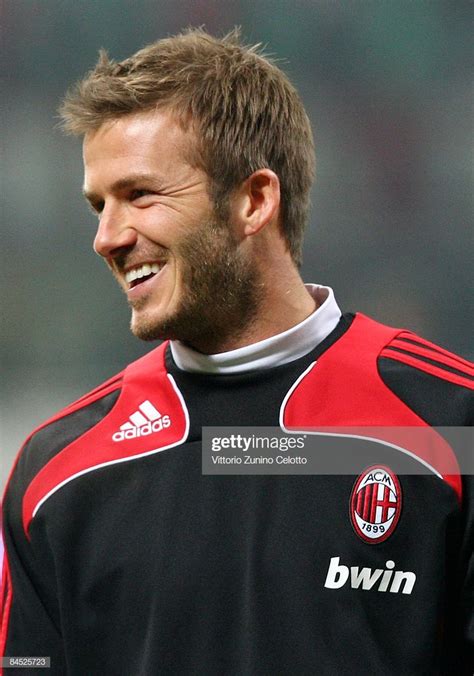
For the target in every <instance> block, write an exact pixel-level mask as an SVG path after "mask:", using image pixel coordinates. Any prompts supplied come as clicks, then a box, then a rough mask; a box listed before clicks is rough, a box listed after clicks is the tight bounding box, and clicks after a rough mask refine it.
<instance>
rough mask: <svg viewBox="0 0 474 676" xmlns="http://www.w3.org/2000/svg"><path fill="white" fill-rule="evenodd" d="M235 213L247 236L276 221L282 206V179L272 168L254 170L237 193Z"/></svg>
mask: <svg viewBox="0 0 474 676" xmlns="http://www.w3.org/2000/svg"><path fill="white" fill-rule="evenodd" d="M234 199H235V201H234V209H235V211H234V214H235V215H237V217H238V221H239V223H240V224H241V227H242V232H243V234H244V235H246V236H250V235H255V234H256V233H258V232H260V230H261V229H262V228H264V227H265V226H266V225H267V223H270V222H272V221H276V220H277V218H278V215H279V208H280V181H279V179H278V176H277V175H276V174H275V172H273V171H272V170H271V169H258V170H257V171H254V173H253V174H251V175H250V176H249V177H248V178H247V179H246V180H245V181H244V182H243V183H242V185H241V186H240V188H238V190H237V191H236V194H235V198H234Z"/></svg>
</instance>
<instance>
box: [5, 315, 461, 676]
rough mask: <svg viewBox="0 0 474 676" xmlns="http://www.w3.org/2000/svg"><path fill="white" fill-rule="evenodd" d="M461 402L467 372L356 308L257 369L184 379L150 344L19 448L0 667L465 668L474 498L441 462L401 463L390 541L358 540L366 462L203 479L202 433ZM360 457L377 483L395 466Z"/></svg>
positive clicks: (387, 448)
mask: <svg viewBox="0 0 474 676" xmlns="http://www.w3.org/2000/svg"><path fill="white" fill-rule="evenodd" d="M473 389H474V369H473V366H472V365H471V364H470V363H469V362H467V361H465V360H464V359H462V358H460V357H457V356H455V355H453V354H451V353H449V352H447V351H446V350H444V349H442V348H439V347H437V346H435V345H433V344H431V343H429V342H427V341H425V340H424V339H422V338H419V337H418V336H416V335H414V334H412V333H409V332H407V331H403V330H399V329H392V328H389V327H386V326H382V325H380V324H378V323H376V322H374V321H372V320H370V319H368V318H366V317H364V316H363V315H359V314H358V315H355V316H353V315H344V316H343V317H342V318H341V321H340V323H339V324H338V326H337V327H336V329H335V330H334V331H333V332H332V333H331V334H330V335H329V336H328V337H327V338H326V339H325V340H324V341H323V342H322V343H321V344H319V345H318V346H317V347H316V348H315V349H314V350H312V351H311V352H310V353H309V354H307V355H306V356H304V357H301V358H299V359H297V360H296V361H293V362H291V363H288V364H284V365H281V366H277V367H274V368H269V369H266V370H261V371H253V372H247V373H239V374H234V375H219V374H217V375H209V374H196V373H188V372H183V371H180V370H179V369H178V368H177V367H176V365H175V364H174V363H173V360H172V357H171V353H170V350H169V346H168V344H166V343H165V344H163V345H161V346H160V347H158V348H157V349H155V350H153V351H152V352H150V353H149V354H147V355H146V356H145V357H142V358H141V359H139V360H138V361H136V362H134V363H133V364H131V365H130V366H128V367H127V368H126V369H125V370H124V371H123V372H122V373H120V374H119V375H117V376H116V377H114V378H112V379H111V380H109V381H108V382H106V383H104V384H103V385H102V386H100V387H98V388H97V389H95V390H93V391H92V392H91V393H90V394H88V395H86V396H84V397H83V398H82V399H80V400H78V401H77V402H75V403H74V404H72V405H71V406H69V407H68V408H66V409H65V410H63V411H61V412H60V413H59V414H57V415H56V416H54V417H53V418H52V419H51V420H49V421H47V422H46V423H44V424H43V425H42V426H40V427H39V428H38V429H37V430H36V431H35V432H34V433H33V434H32V435H31V436H30V437H29V438H28V440H27V442H26V443H25V445H24V447H23V448H22V450H21V452H20V454H19V456H18V458H17V461H16V463H15V466H14V468H13V470H12V473H11V476H10V479H9V482H8V485H7V489H6V492H5V496H4V501H3V536H4V541H5V550H6V558H5V562H4V579H3V587H2V595H1V596H2V628H1V634H0V647H1V650H2V654H4V655H8V656H26V655H32V656H50V657H51V671H50V673H51V674H58V675H63V674H71V675H77V676H85V675H86V674H87V675H88V676H89V675H90V676H92V675H94V674H97V675H99V674H100V675H101V676H104V675H106V676H115V675H117V676H119V675H120V676H122V675H127V676H128V675H130V676H138V675H142V676H150V675H154V674H157V675H158V674H159V675H160V676H163V675H168V674H169V675H171V674H173V675H174V674H180V675H181V674H196V675H197V674H206V675H210V676H211V675H217V674H219V675H220V674H229V675H231V674H232V675H234V674H235V675H237V674H238V675H242V676H243V675H245V676H247V675H248V676H250V675H252V676H257V675H261V674H262V675H263V674H272V675H273V674H282V675H283V674H285V675H286V674H301V675H303V674H305V675H306V674H308V675H309V674H317V675H319V674H320V675H322V676H325V675H328V676H329V675H331V676H332V675H337V676H339V675H342V676H343V675H345V674H347V675H349V674H350V675H351V676H354V675H357V674H361V675H362V674H364V675H366V674H378V675H387V676H388V675H391V676H392V675H393V676H395V675H396V676H399V675H402V674H407V675H408V674H410V675H415V674H416V675H418V674H420V675H421V674H463V673H466V674H468V673H472V664H471V663H470V662H469V660H470V659H472V645H473V643H474V619H473V616H472V612H473V611H472V602H473V598H472V595H473V579H474V563H473V549H474V546H473V543H474V505H473V500H474V487H473V481H472V477H471V476H463V475H462V472H461V470H460V469H459V463H458V458H457V449H456V448H452V446H450V445H449V444H448V443H445V442H442V443H440V445H439V446H438V447H437V450H436V453H432V454H431V456H432V457H431V456H430V450H429V449H428V450H426V451H423V453H424V454H425V455H423V453H422V452H420V454H419V456H417V454H416V452H414V453H411V454H409V455H407V456H406V458H405V461H406V463H408V464H407V466H406V471H404V472H403V475H398V477H395V479H394V481H398V484H397V485H398V488H397V491H399V493H397V495H399V496H400V503H399V505H398V507H397V509H398V512H397V523H396V527H394V528H393V529H392V530H391V532H390V536H389V537H386V538H383V539H380V540H377V541H376V542H370V541H368V540H367V538H366V539H365V540H364V538H363V537H361V535H360V532H358V531H357V527H356V526H355V525H354V518H352V522H351V516H350V514H351V512H350V510H351V504H352V505H356V503H355V502H352V503H351V498H352V497H353V493H354V490H356V489H357V487H358V486H359V484H360V481H361V477H363V476H364V471H365V470H366V469H367V467H366V465H363V466H362V465H361V467H360V473H359V475H355V476H354V475H352V476H348V475H338V476H331V475H329V476H328V475H326V476H316V475H311V476H272V475H268V476H208V475H203V474H202V471H201V436H202V427H203V426H209V427H212V426H283V427H284V428H287V429H290V430H299V429H309V428H322V427H325V426H339V427H355V426H404V427H431V426H439V427H441V426H447V427H452V426H459V427H461V426H468V425H472V419H473V417H474V406H473V396H472V395H473ZM143 421H145V423H144V425H145V426H142V428H141V429H143V430H146V433H144V434H139V433H138V432H136V429H139V428H140V424H141V423H142V422H143ZM134 426H135V427H134ZM127 430H132V431H131V432H129V434H128V436H127V434H126V431H127ZM440 449H441V450H440ZM372 454H373V457H372V461H373V466H374V467H375V466H382V467H384V468H387V469H388V471H389V472H391V468H393V467H394V466H395V465H396V464H397V462H398V461H399V455H400V452H399V450H397V447H396V445H390V444H375V445H374V448H373V451H372ZM420 462H423V463H425V464H426V465H427V466H428V467H429V468H430V469H432V470H433V471H428V472H425V473H424V474H422V475H420V474H419V473H417V472H416V471H415V467H416V466H417V465H418V464H419V463H420ZM410 463H412V465H410ZM410 467H413V473H411V472H410ZM446 468H448V469H446ZM392 475H393V472H391V476H392ZM357 482H359V484H357ZM370 490H372V489H370ZM370 490H369V491H368V492H367V491H366V492H365V493H364V494H363V493H362V492H361V493H360V494H359V498H358V501H359V503H361V505H362V502H363V499H362V497H361V496H362V495H365V498H364V499H365V500H366V501H367V499H368V497H367V496H368V495H369V493H370ZM374 490H375V489H374ZM402 495H403V503H402V502H401V496H402ZM397 499H398V498H397ZM373 500H375V498H373ZM356 502H357V500H356ZM367 504H369V503H367ZM375 504H376V503H375V502H373V505H374V507H375ZM380 504H382V503H380ZM383 504H385V503H383ZM387 504H388V503H387ZM355 509H359V507H358V506H357V505H356V506H355V507H354V509H353V511H352V517H354V510H355ZM384 509H388V508H386V507H384ZM362 510H363V505H362V506H361V507H360V512H361V514H362ZM369 512H370V507H367V508H366V509H365V515H366V517H367V519H369V518H370V517H369V516H367V515H368V514H369ZM469 651H471V652H469ZM5 673H7V672H5ZM23 673H29V670H28V669H25V670H24V671H23ZM31 673H36V672H35V671H31Z"/></svg>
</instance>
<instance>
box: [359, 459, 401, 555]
mask: <svg viewBox="0 0 474 676" xmlns="http://www.w3.org/2000/svg"><path fill="white" fill-rule="evenodd" d="M401 509H402V492H401V488H400V482H399V481H398V477H397V476H396V474H394V473H393V472H392V470H391V469H389V468H388V467H385V466H384V465H372V466H371V467H368V468H367V469H366V470H364V472H362V474H361V475H360V476H359V478H358V479H357V481H356V482H355V484H354V488H353V489H352V494H351V501H350V515H351V522H352V526H353V528H354V530H355V532H356V533H357V535H358V536H359V537H360V538H361V539H362V540H363V541H364V542H368V543H369V544H371V545H374V544H378V543H379V542H383V541H384V540H386V539H387V538H388V537H390V535H392V533H393V531H394V530H395V528H396V527H397V523H398V520H399V518H400V512H401Z"/></svg>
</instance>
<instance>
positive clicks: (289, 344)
mask: <svg viewBox="0 0 474 676" xmlns="http://www.w3.org/2000/svg"><path fill="white" fill-rule="evenodd" d="M305 286H306V288H307V289H308V291H309V293H310V294H311V295H312V297H313V298H314V299H315V301H316V302H317V304H318V305H319V307H318V308H317V310H315V311H314V312H313V313H312V314H311V315H310V316H309V317H307V318H306V319H304V320H303V321H302V322H300V323H299V324H296V326H293V327H292V328H291V329H288V330H287V331H284V332H283V333H278V334H277V335H276V336H271V337H270V338H266V339H265V340H261V341H259V342H258V343H253V344H252V345H246V346H245V347H239V348H238V349H237V350H230V351H229V352H221V353H220V354H202V353H201V352H197V351H196V350H193V349H192V348H191V347H188V346H187V345H184V344H183V343H181V342H179V341H175V340H172V341H171V343H170V345H171V354H172V355H173V359H174V362H175V364H176V366H177V367H178V368H179V369H181V370H182V371H190V372H192V373H218V374H231V373H243V372H245V371H257V370H259V369H267V368H271V367H274V366H281V365H282V364H287V363H288V362H291V361H294V360H295V359H299V358H300V357H303V356H304V355H305V354H308V352H311V350H312V349H313V348H315V347H316V345H319V343H320V342H321V341H323V340H324V339H325V338H326V336H328V335H329V334H330V333H331V331H333V329H334V328H335V327H336V325H337V324H338V322H339V319H340V317H341V311H340V309H339V306H338V304H337V302H336V299H335V298H334V292H333V290H332V289H331V288H330V287H328V286H319V285H318V284H306V285H305Z"/></svg>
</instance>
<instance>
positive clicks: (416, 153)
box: [0, 0, 474, 484]
mask: <svg viewBox="0 0 474 676" xmlns="http://www.w3.org/2000/svg"><path fill="white" fill-rule="evenodd" d="M473 8H474V5H473V4H472V3H471V2H464V1H463V0H453V1H451V2H448V1H442V0H427V1H425V0H411V1H401V0H400V1H399V0H342V1H338V0H326V1H323V0H312V1H310V0H296V1H293V2H291V3H290V2H287V1H283V0H232V1H230V0H221V1H220V2H216V1H211V0H193V1H191V0H188V1H185V0H173V1H169V0H160V1H152V0H134V1H129V0H115V1H114V0H95V1H94V0H74V1H72V0H71V1H69V0H62V1H61V0H41V1H40V0H7V1H6V2H4V3H3V6H2V22H1V23H2V52H3V55H2V56H3V59H2V62H3V64H4V73H5V75H4V79H3V82H2V96H1V101H2V107H3V115H2V146H3V147H2V158H3V159H2V167H1V168H2V185H3V187H4V190H3V193H4V196H5V200H4V203H3V206H2V247H1V251H2V260H1V266H0V268H1V274H2V278H3V279H2V290H3V293H2V294H1V302H2V307H1V316H2V344H1V350H2V351H1V370H2V372H1V381H2V388H1V400H0V404H1V409H2V424H1V440H0V443H1V462H2V467H1V474H0V484H1V483H3V482H4V480H5V478H6V474H7V470H8V467H9V466H10V464H11V462H12V458H13V457H14V454H15V453H16V451H17V448H18V446H19V444H20V443H21V441H22V439H23V438H24V437H25V436H26V434H27V433H28V432H29V431H30V430H31V428H32V427H34V426H35V425H36V424H38V423H39V422H41V421H42V420H43V419H44V418H45V417H47V416H49V415H51V414H52V413H54V412H55V411H56V410H57V409H58V408H59V407H62V406H64V405H66V404H67V403H69V402H70V401H71V400H73V399H74V398H76V397H78V396H79V395H81V394H82V393H84V392H85V391H87V390H89V389H91V388H92V387H93V386H95V385H96V384H98V383H99V382H100V381H101V380H103V379H105V378H106V377H108V376H110V375H113V374H114V373H115V372H116V371H118V370H120V369H121V368H123V366H124V365H125V364H126V363H127V362H129V361H131V360H132V359H134V358H135V357H137V356H139V355H140V354H142V353H143V352H144V351H146V350H148V349H150V345H146V344H142V343H140V342H139V341H138V340H137V339H135V338H133V337H132V336H131V335H130V334H129V331H128V321H129V312H128V309H127V307H126V303H125V299H124V298H123V296H122V293H121V292H120V291H119V289H118V287H116V284H115V282H114V281H113V279H112V277H111V275H110V273H109V272H108V271H107V269H106V268H105V266H104V264H103V262H102V261H101V260H100V259H99V258H98V257H97V256H95V255H94V254H93V253H92V252H91V243H92V239H93V235H94V228H95V220H94V218H93V216H92V215H90V214H89V212H88V211H87V209H86V207H85V205H84V203H83V200H82V197H81V180H82V163H81V147H80V142H79V141H78V140H77V139H71V138H65V137H64V136H63V135H62V134H61V132H60V131H59V129H58V128H57V126H56V125H57V121H58V120H57V117H56V115H57V114H56V109H57V106H58V104H59V101H60V99H61V97H62V95H63V93H64V91H65V89H66V88H67V87H68V86H69V85H70V84H71V83H72V82H73V81H75V80H77V79H78V78H80V77H81V76H82V75H83V74H84V72H85V71H86V70H88V69H89V68H91V67H92V66H93V65H94V63H95V61H96V57H97V51H98V49H99V48H100V47H105V48H106V49H107V50H108V51H109V53H110V54H111V55H112V56H113V57H114V58H117V59H121V58H125V57H127V56H129V55H130V54H131V53H132V52H134V51H136V50H137V49H139V48H140V47H142V46H144V45H145V44H147V43H148V42H151V41H153V40H156V39H158V38H161V37H164V36H167V35H170V34H173V33H175V32H178V31H179V30H180V29H182V28H184V27H186V26H188V25H193V26H196V25H204V26H205V28H207V29H208V30H209V31H210V32H214V33H223V32H226V31H228V30H229V29H231V28H232V27H233V26H234V25H236V24H238V25H241V26H242V29H243V34H244V37H245V39H246V41H248V42H252V43H254V42H263V43H264V44H266V45H267V51H268V52H270V53H272V54H274V55H276V56H277V57H278V58H279V59H280V66H281V67H282V68H283V69H284V70H285V71H286V72H287V73H288V74H289V76H290V78H291V79H292V80H293V82H294V83H295V84H296V86H297V87H298V89H299V91H300V93H301V96H302V98H303V100H304V103H305V105H306V107H307V110H308V113H309V116H310V118H311V120H312V123H313V129H314V134H315V138H316V146H317V160H318V178H317V182H316V185H315V188H314V192H313V209H312V218H311V227H310V230H309V232H308V235H307V241H306V254H305V262H304V268H303V277H304V279H305V280H306V281H315V282H319V283H325V284H329V285H332V286H333V287H334V289H335V291H336V295H337V298H338V301H339V304H340V305H341V307H342V308H343V309H345V310H360V311H363V312H365V313H368V314H370V315H372V316H373V317H375V318H377V319H379V320H381V321H384V322H387V323H390V324H392V325H397V326H404V327H408V328H411V329H413V330H415V331H417V332H419V333H422V334H423V335H424V336H425V337H426V338H428V339H431V340H433V341H435V342H438V343H440V344H441V345H443V346H445V347H447V348H449V349H451V350H453V351H456V352H458V353H460V354H462V355H464V356H467V357H474V342H473V313H472V310H473V307H472V298H473V284H472V244H473V234H472V233H473V231H472V212H473V202H472V178H473V175H472V174H473V166H472V120H473V117H472V113H473V97H472V88H471V74H472V57H473V53H472V47H471V44H472V28H473V20H472V19H473Z"/></svg>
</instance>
